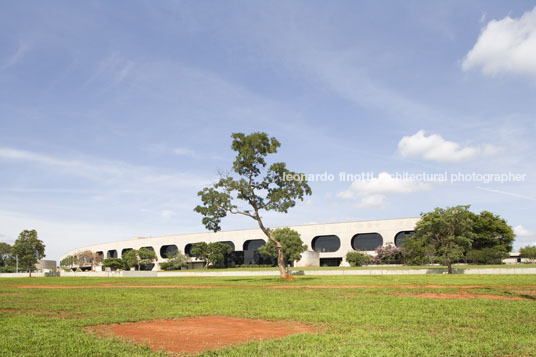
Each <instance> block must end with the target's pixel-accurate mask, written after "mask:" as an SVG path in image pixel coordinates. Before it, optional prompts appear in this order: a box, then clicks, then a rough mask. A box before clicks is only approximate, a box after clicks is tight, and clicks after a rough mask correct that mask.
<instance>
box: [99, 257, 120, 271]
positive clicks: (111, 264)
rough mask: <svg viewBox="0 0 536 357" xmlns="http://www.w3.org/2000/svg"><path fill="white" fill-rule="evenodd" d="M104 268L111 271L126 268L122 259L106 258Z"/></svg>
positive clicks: (103, 263)
mask: <svg viewBox="0 0 536 357" xmlns="http://www.w3.org/2000/svg"><path fill="white" fill-rule="evenodd" d="M102 266H103V267H105V268H110V269H111V270H117V269H121V268H123V267H124V264H123V260H122V259H121V258H106V259H104V261H103V262H102Z"/></svg>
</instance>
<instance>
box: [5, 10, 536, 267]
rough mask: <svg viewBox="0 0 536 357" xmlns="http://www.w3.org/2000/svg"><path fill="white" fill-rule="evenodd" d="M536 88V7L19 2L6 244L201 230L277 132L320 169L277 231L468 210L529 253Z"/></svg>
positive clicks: (10, 78) (247, 223)
mask: <svg viewBox="0 0 536 357" xmlns="http://www.w3.org/2000/svg"><path fill="white" fill-rule="evenodd" d="M535 98H536V2H534V1H508V2H505V1H470V2H467V1H449V2H446V1H404V2H401V1H394V0H393V1H381V2H378V1H359V2H357V1H330V2H323V1H245V0H244V1H225V2H224V1H219V2H217V1H212V2H209V1H158V2H154V1H130V0H129V1H113V2H109V1H48V2H46V3H44V2H38V1H3V2H2V3H1V4H0V241H5V242H8V243H11V244H12V243H13V242H14V241H15V239H16V238H17V236H18V234H19V233H20V232H21V231H22V230H25V229H36V230H37V231H38V235H39V238H40V239H42V240H43V241H44V243H45V244H46V253H47V259H58V258H59V257H60V256H61V255H62V254H64V253H66V252H67V251H69V250H71V249H74V248H78V247H82V246H85V245H90V244H96V243H102V242H110V241H116V240H123V239H129V238H132V237H151V236H159V235H173V234H180V233H192V232H203V231H205V227H204V226H203V225H202V223H201V216H200V215H199V214H197V213H195V212H194V211H193V208H194V207H195V206H196V205H197V204H199V200H198V197H197V192H198V191H199V190H200V189H202V188H203V187H204V186H206V185H209V184H211V183H213V182H215V180H217V178H218V171H219V170H223V171H228V170H230V168H231V165H232V162H233V158H234V153H233V151H232V150H231V147H230V145H231V134H232V133H234V132H243V133H252V132H258V131H262V132H266V133H268V134H269V135H270V136H273V137H276V138H277V139H278V140H279V141H280V142H281V144H282V145H281V148H280V150H279V151H278V153H277V154H276V155H274V157H273V159H271V162H274V161H284V162H286V163H287V165H288V167H289V168H290V169H291V170H293V171H296V172H303V173H306V174H308V175H311V178H312V180H310V185H311V188H312V191H313V194H312V195H311V196H309V197H307V198H306V200H305V201H303V202H300V203H299V204H298V205H296V207H294V208H293V209H291V210H290V211H289V213H288V214H276V213H268V214H265V215H264V216H263V218H264V219H265V223H266V225H268V226H270V227H275V226H286V225H298V224H310V223H326V222H343V221H357V220H369V219H388V218H403V217H417V216H419V215H420V214H421V213H422V212H427V211H430V210H433V209H434V208H435V207H447V206H455V205H459V204H470V205H471V210H472V211H474V212H480V211H482V210H488V211H491V212H493V213H495V214H498V215H500V216H501V217H503V218H505V219H506V220H507V221H508V223H509V224H510V225H511V226H512V227H514V230H515V232H516V241H515V245H514V247H515V249H518V248H519V247H521V246H525V245H532V244H536V221H535V220H534V212H535V208H536V167H535V165H534V158H535V157H536V145H535V143H534V137H535V136H536V100H535ZM362 173H363V174H362ZM366 173H369V175H371V176H369V177H370V178H373V179H372V180H367V179H366V178H365V176H366V175H364V174H366ZM322 174H324V175H322ZM347 174H350V175H347ZM397 174H398V175H397ZM411 174H413V175H414V176H413V177H411V176H410V175H411ZM473 174H474V175H473ZM341 175H342V177H341ZM418 175H420V177H419V176H418ZM493 175H502V176H493ZM330 178H331V179H330ZM341 178H342V179H341ZM521 178H522V179H521ZM497 179H499V180H497ZM501 179H502V180H501ZM255 227H256V225H255V221H253V220H251V219H248V218H247V217H228V218H226V219H225V220H224V221H223V225H222V228H223V229H224V230H232V229H245V228H255Z"/></svg>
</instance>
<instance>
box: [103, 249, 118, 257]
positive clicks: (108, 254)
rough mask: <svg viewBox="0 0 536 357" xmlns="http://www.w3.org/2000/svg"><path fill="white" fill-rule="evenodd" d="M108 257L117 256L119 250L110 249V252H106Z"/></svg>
mask: <svg viewBox="0 0 536 357" xmlns="http://www.w3.org/2000/svg"><path fill="white" fill-rule="evenodd" d="M106 258H117V250H115V249H113V250H109V251H108V253H106Z"/></svg>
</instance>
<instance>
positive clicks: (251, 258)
mask: <svg viewBox="0 0 536 357" xmlns="http://www.w3.org/2000/svg"><path fill="white" fill-rule="evenodd" d="M263 245H266V241H264V240H263V239H252V240H247V241H245V242H244V260H243V264H246V265H253V264H255V265H273V263H274V258H272V257H266V256H264V255H262V254H260V253H259V248H260V247H262V246H263Z"/></svg>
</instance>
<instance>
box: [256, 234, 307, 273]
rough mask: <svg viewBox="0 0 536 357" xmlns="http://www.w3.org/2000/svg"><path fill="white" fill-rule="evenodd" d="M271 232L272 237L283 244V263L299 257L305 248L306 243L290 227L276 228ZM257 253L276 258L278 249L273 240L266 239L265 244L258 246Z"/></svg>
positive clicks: (296, 259)
mask: <svg viewBox="0 0 536 357" xmlns="http://www.w3.org/2000/svg"><path fill="white" fill-rule="evenodd" d="M271 232H272V234H273V236H274V238H275V239H276V240H277V241H278V242H279V243H281V245H282V246H283V257H284V260H285V265H287V264H288V262H291V261H298V260H300V259H301V256H302V253H303V252H305V251H306V250H307V245H306V244H303V241H302V240H301V236H300V233H298V232H296V231H295V230H293V229H290V228H277V229H274V230H272V231H271ZM259 253H261V254H262V255H264V256H267V257H274V258H277V255H278V250H277V247H276V245H275V244H274V242H273V241H268V242H267V243H266V245H263V246H261V247H259Z"/></svg>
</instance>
